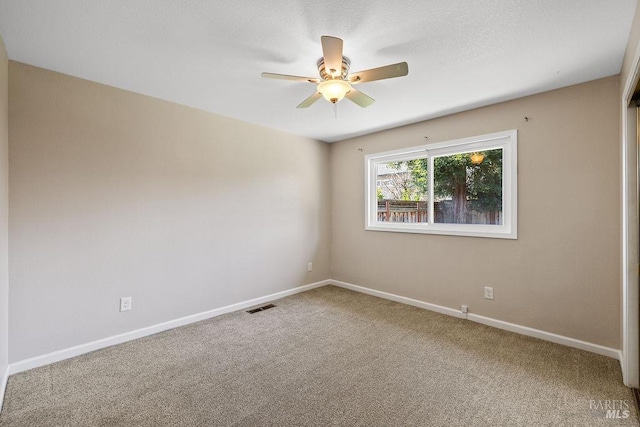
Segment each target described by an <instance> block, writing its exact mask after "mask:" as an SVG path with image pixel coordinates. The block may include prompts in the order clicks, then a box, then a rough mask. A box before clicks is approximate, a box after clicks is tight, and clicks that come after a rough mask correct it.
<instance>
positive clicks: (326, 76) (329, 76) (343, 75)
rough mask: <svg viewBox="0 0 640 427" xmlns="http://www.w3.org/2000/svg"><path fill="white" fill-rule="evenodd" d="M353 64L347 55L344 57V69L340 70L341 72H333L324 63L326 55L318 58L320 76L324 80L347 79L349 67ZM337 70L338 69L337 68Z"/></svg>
mask: <svg viewBox="0 0 640 427" xmlns="http://www.w3.org/2000/svg"><path fill="white" fill-rule="evenodd" d="M350 66H351V61H349V58H347V57H346V56H343V57H342V70H340V73H339V74H337V75H336V74H335V73H331V71H330V70H327V69H326V67H325V65H324V57H322V58H320V59H318V73H319V74H320V78H322V80H335V79H339V80H347V76H348V75H349V67H350ZM336 71H337V70H336Z"/></svg>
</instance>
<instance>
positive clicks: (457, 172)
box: [406, 149, 502, 222]
mask: <svg viewBox="0 0 640 427" xmlns="http://www.w3.org/2000/svg"><path fill="white" fill-rule="evenodd" d="M481 153H482V154H484V156H485V157H484V159H483V161H482V163H480V164H478V165H474V164H473V163H472V161H471V156H470V153H462V154H453V155H449V156H441V157H436V158H434V160H433V166H434V171H435V176H434V178H435V179H434V189H433V190H434V196H435V197H436V198H439V199H451V200H453V206H454V216H455V221H456V222H464V217H465V215H466V213H467V211H468V210H475V211H478V212H493V211H498V210H500V209H501V207H502V150H501V149H495V150H487V151H483V152H481ZM406 163H407V167H408V169H409V170H410V171H411V176H412V179H413V183H414V184H415V186H416V187H417V188H418V192H419V193H421V194H428V186H429V177H428V160H427V159H416V160H411V161H409V162H406Z"/></svg>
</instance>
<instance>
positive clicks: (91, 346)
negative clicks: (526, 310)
mask: <svg viewBox="0 0 640 427" xmlns="http://www.w3.org/2000/svg"><path fill="white" fill-rule="evenodd" d="M329 284H333V285H335V286H338V287H341V288H345V289H350V290H352V291H356V292H360V293H363V294H367V295H372V296H376V297H379V298H384V299H387V300H391V301H395V302H399V303H402V304H407V305H411V306H414V307H419V308H423V309H426V310H430V311H435V312H437V313H441V314H446V315H449V316H453V317H457V318H460V319H468V320H471V321H474V322H478V323H482V324H485V325H488V326H492V327H495V328H499V329H505V330H507V331H511V332H515V333H519V334H522V335H527V336H530V337H535V338H540V339H543V340H546V341H551V342H554V343H557V344H562V345H566V346H568V347H574V348H578V349H581V350H586V351H590V352H592V353H596V354H601V355H603V356H608V357H611V358H613V359H617V360H621V361H622V354H621V352H620V350H618V349H613V348H609V347H604V346H601V345H598V344H592V343H588V342H585V341H580V340H577V339H574V338H569V337H565V336H562V335H557V334H554V333H551V332H545V331H541V330H538V329H533V328H529V327H526V326H521V325H516V324H513V323H508V322H504V321H502V320H496V319H492V318H489V317H484V316H480V315H477V314H473V313H468V314H467V313H462V312H461V311H460V310H456V309H453V308H449V307H444V306H441V305H436V304H431V303H428V302H424V301H420V300H416V299H412V298H407V297H403V296H400V295H395V294H391V293H388V292H383V291H378V290H375V289H370V288H366V287H364V286H358V285H354V284H351V283H347V282H342V281H338V280H322V281H320V282H315V283H310V284H308V285H303V286H299V287H296V288H293V289H288V290H286V291H282V292H277V293H274V294H270V295H266V296H263V297H260V298H255V299H252V300H248V301H243V302H239V303H236V304H231V305H228V306H225V307H220V308H216V309H213V310H209V311H205V312H202V313H197V314H193V315H190V316H185V317H181V318H179V319H174V320H170V321H168V322H164V323H159V324H157V325H152V326H148V327H145V328H141V329H136V330H134V331H130V332H125V333H123V334H119V335H114V336H111V337H107V338H103V339H100V340H96V341H92V342H89V343H85V344H80V345H77V346H74V347H70V348H66V349H63V350H58V351H54V352H51V353H48V354H44V355H41V356H36V357H32V358H29V359H25V360H21V361H18V362H14V363H11V364H9V366H8V367H7V369H6V372H5V373H4V375H3V377H1V378H0V405H1V402H2V399H3V397H4V391H5V387H6V383H7V379H8V377H9V375H12V374H16V373H18V372H23V371H27V370H29V369H33V368H37V367H40V366H44V365H48V364H50V363H55V362H59V361H61V360H65V359H70V358H72V357H75V356H79V355H82V354H85V353H89V352H91V351H95V350H100V349H102V348H105V347H109V346H112V345H116V344H121V343H124V342H127V341H131V340H135V339H138V338H142V337H146V336H149V335H153V334H157V333H158V332H162V331H166V330H168V329H173V328H177V327H179V326H184V325H188V324H190V323H195V322H199V321H201V320H206V319H210V318H212V317H216V316H220V315H222V314H226V313H231V312H233V311H238V310H242V309H245V308H249V307H253V306H256V305H259V304H262V303H265V302H269V301H273V300H277V299H280V298H284V297H287V296H290V295H294V294H297V293H300V292H305V291H308V290H311V289H314V288H319V287H321V286H325V285H329Z"/></svg>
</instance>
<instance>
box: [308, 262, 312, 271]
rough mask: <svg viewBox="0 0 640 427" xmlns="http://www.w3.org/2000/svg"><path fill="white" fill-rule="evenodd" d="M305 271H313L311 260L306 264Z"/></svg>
mask: <svg viewBox="0 0 640 427" xmlns="http://www.w3.org/2000/svg"><path fill="white" fill-rule="evenodd" d="M307 271H313V263H312V262H310V263H309V264H307Z"/></svg>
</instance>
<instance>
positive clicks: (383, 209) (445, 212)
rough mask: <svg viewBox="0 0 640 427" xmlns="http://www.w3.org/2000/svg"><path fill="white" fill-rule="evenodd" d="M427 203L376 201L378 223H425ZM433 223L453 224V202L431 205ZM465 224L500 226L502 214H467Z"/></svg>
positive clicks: (475, 212)
mask: <svg viewBox="0 0 640 427" xmlns="http://www.w3.org/2000/svg"><path fill="white" fill-rule="evenodd" d="M428 210H429V208H428V205H427V202H412V201H405V200H378V221H382V222H405V223H414V222H427V221H428V220H429V212H428ZM433 213H434V216H435V218H434V222H435V223H444V224H453V223H454V217H453V202H452V201H451V200H443V201H439V202H435V203H434V204H433ZM465 224H498V225H500V224H502V212H500V211H495V212H479V211H474V210H470V211H469V212H467V217H466V221H465Z"/></svg>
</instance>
